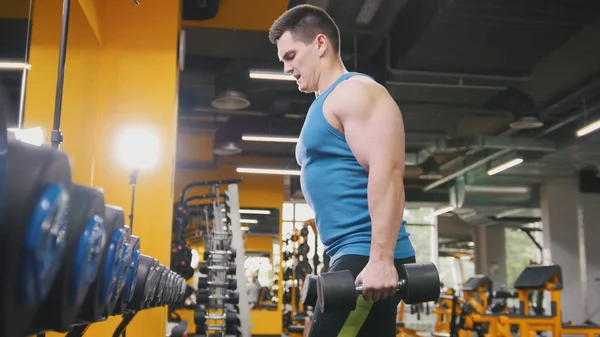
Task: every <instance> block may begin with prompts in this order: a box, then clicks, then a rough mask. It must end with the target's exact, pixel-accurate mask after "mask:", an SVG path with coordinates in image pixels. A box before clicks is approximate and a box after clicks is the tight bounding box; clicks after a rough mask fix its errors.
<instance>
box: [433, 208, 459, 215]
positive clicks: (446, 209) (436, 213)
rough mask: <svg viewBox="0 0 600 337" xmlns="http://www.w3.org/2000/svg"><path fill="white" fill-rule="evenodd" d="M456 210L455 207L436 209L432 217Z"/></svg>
mask: <svg viewBox="0 0 600 337" xmlns="http://www.w3.org/2000/svg"><path fill="white" fill-rule="evenodd" d="M453 210H454V207H452V206H445V207H441V208H438V209H436V210H435V211H433V213H432V215H433V216H438V215H442V214H444V213H448V212H451V211H453Z"/></svg>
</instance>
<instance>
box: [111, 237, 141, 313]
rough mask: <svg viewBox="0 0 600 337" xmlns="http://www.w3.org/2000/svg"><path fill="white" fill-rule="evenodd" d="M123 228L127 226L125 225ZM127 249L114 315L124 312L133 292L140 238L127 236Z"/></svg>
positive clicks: (135, 281)
mask: <svg viewBox="0 0 600 337" xmlns="http://www.w3.org/2000/svg"><path fill="white" fill-rule="evenodd" d="M125 228H128V227H127V226H126V227H125ZM128 250H129V254H130V257H131V258H130V260H129V262H126V263H127V265H126V266H127V268H126V270H125V285H124V286H123V290H122V291H121V293H120V295H119V299H118V300H117V305H116V306H115V308H114V309H113V313H112V314H113V316H114V315H121V314H123V313H124V312H125V309H126V308H127V303H129V302H130V301H131V299H132V297H133V293H134V292H135V287H136V286H137V270H138V268H139V256H140V238H139V237H137V236H135V235H131V236H130V237H129V243H128Z"/></svg>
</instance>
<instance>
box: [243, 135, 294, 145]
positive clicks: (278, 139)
mask: <svg viewBox="0 0 600 337" xmlns="http://www.w3.org/2000/svg"><path fill="white" fill-rule="evenodd" d="M242 140H244V141H246V142H274V143H297V142H298V137H291V136H261V135H242Z"/></svg>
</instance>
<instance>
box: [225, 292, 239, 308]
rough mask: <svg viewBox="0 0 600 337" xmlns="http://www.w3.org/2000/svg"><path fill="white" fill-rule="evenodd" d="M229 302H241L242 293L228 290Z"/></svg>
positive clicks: (235, 303) (234, 303)
mask: <svg viewBox="0 0 600 337" xmlns="http://www.w3.org/2000/svg"><path fill="white" fill-rule="evenodd" d="M227 295H228V297H229V298H228V299H227V303H229V304H233V305H237V304H238V303H239V302H240V294H239V293H238V292H237V291H228V292H227Z"/></svg>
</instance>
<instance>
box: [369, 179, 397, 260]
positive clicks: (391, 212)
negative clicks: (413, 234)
mask: <svg viewBox="0 0 600 337" xmlns="http://www.w3.org/2000/svg"><path fill="white" fill-rule="evenodd" d="M368 184H369V185H368V192H367V193H368V199H369V212H370V214H371V223H372V237H371V254H370V255H371V256H370V259H371V260H373V261H384V260H388V261H393V260H394V250H395V248H396V241H397V238H398V233H399V232H400V226H401V225H402V217H403V216H404V181H403V174H402V173H401V172H393V173H392V172H378V171H371V172H370V173H369V182H368Z"/></svg>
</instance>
